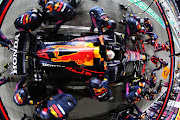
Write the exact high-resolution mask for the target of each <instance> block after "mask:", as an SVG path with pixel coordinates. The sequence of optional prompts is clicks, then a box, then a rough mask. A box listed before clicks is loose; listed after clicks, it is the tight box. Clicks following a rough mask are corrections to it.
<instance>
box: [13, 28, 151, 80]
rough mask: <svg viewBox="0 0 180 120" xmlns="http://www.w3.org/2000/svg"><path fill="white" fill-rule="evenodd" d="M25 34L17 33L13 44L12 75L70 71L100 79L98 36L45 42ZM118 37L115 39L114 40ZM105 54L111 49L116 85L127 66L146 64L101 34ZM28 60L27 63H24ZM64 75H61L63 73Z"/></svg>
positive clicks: (111, 73)
mask: <svg viewBox="0 0 180 120" xmlns="http://www.w3.org/2000/svg"><path fill="white" fill-rule="evenodd" d="M36 38H38V37H37V36H36V37H35V36H34V35H33V34H31V33H29V32H25V31H23V32H22V31H21V32H17V33H16V34H15V41H14V48H13V51H14V54H13V73H14V75H23V74H26V70H27V68H29V69H33V72H34V73H36V72H46V73H48V72H50V71H51V72H52V71H56V72H57V71H59V70H60V71H61V73H62V72H63V71H69V72H70V73H76V74H79V75H84V76H88V77H98V78H103V76H104V72H105V70H104V66H103V65H102V62H103V61H104V60H105V58H104V57H103V56H102V54H101V51H102V50H101V47H100V42H99V39H98V35H91V36H84V35H83V36H81V37H77V38H74V39H70V40H69V41H55V42H45V41H46V40H38V39H36ZM116 38H118V37H116ZM104 41H105V45H106V49H107V50H106V52H107V51H108V50H111V51H113V52H114V53H115V56H114V58H113V59H111V60H107V67H108V70H109V81H110V82H115V81H119V80H121V78H122V77H125V76H126V75H125V72H126V70H125V69H126V63H128V62H131V61H133V62H136V61H146V60H147V56H146V55H143V54H140V53H139V52H136V51H130V50H128V49H127V48H125V47H124V46H123V45H122V44H121V43H120V42H119V41H120V40H119V38H118V39H110V38H109V37H108V35H104ZM26 61H28V64H26ZM62 74H63V73H62Z"/></svg>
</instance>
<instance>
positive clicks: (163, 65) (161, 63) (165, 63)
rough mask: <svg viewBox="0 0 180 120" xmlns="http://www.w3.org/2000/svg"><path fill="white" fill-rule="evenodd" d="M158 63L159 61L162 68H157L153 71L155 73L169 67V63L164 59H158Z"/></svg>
mask: <svg viewBox="0 0 180 120" xmlns="http://www.w3.org/2000/svg"><path fill="white" fill-rule="evenodd" d="M155 57H156V56H155ZM156 58H158V57H156ZM158 61H159V63H160V66H157V68H155V69H153V72H154V71H157V70H160V69H161V68H164V67H166V66H168V62H166V61H165V60H164V59H162V58H158Z"/></svg>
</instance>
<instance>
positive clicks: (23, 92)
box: [18, 88, 28, 99]
mask: <svg viewBox="0 0 180 120" xmlns="http://www.w3.org/2000/svg"><path fill="white" fill-rule="evenodd" d="M18 93H19V96H20V97H21V99H26V98H27V97H28V92H27V90H26V89H24V88H21V89H19V91H18Z"/></svg>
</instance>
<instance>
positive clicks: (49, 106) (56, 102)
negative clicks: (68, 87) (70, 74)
mask: <svg viewBox="0 0 180 120" xmlns="http://www.w3.org/2000/svg"><path fill="white" fill-rule="evenodd" d="M76 104H77V101H76V99H75V98H74V97H73V96H72V95H70V94H65V93H63V92H62V91H61V90H60V89H58V94H56V95H54V96H52V97H49V98H48V99H47V100H45V101H43V102H41V103H39V104H37V105H36V108H35V112H36V115H35V117H36V118H38V117H40V118H41V119H43V120H47V119H48V120H51V119H56V120H64V119H65V118H66V117H67V116H68V113H69V112H70V111H71V110H73V109H74V107H75V106H76Z"/></svg>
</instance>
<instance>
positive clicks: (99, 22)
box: [89, 6, 116, 45]
mask: <svg viewBox="0 0 180 120" xmlns="http://www.w3.org/2000/svg"><path fill="white" fill-rule="evenodd" d="M89 14H90V17H91V20H92V26H91V29H90V32H91V33H94V29H95V28H96V27H97V28H98V35H99V41H100V43H101V45H104V40H103V30H104V29H105V28H107V29H108V30H109V35H110V37H112V38H113V37H114V32H113V30H114V29H116V23H115V21H114V20H109V18H108V16H107V15H106V13H105V12H104V10H103V9H102V8H101V7H99V6H95V7H93V8H91V9H90V11H89Z"/></svg>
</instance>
